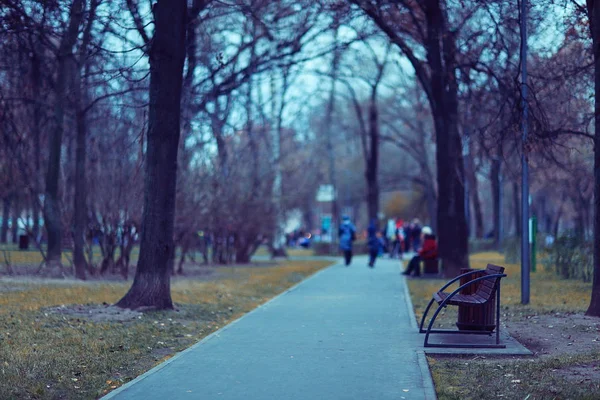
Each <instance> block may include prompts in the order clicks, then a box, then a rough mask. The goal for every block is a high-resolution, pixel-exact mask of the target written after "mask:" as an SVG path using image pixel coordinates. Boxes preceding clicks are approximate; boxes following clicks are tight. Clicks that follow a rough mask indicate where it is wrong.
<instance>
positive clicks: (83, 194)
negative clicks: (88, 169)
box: [73, 110, 87, 279]
mask: <svg viewBox="0 0 600 400" xmlns="http://www.w3.org/2000/svg"><path fill="white" fill-rule="evenodd" d="M76 119H77V121H76V125H77V139H76V140H77V148H76V150H75V196H74V204H73V209H74V226H73V234H74V236H75V237H74V238H73V264H74V265H75V277H76V278H78V279H85V271H86V269H87V263H86V261H85V254H84V246H85V228H86V226H87V200H86V199H87V189H86V181H85V159H86V156H85V141H86V140H85V139H86V131H87V127H86V124H85V114H84V113H83V111H81V110H79V111H78V112H77V116H76Z"/></svg>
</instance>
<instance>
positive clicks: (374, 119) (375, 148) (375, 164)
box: [365, 67, 383, 221]
mask: <svg viewBox="0 0 600 400" xmlns="http://www.w3.org/2000/svg"><path fill="white" fill-rule="evenodd" d="M382 68H383V67H382ZM380 75H381V73H380ZM378 83H379V82H377V84H378ZM377 84H376V85H375V86H374V87H373V89H372V91H371V101H370V104H369V141H370V144H369V150H370V152H369V157H368V159H367V165H366V168H367V169H366V171H365V177H366V178H367V209H368V211H369V221H372V220H373V219H375V220H378V215H377V214H379V182H378V179H377V176H378V169H379V115H378V111H377Z"/></svg>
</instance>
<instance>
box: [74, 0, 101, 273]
mask: <svg viewBox="0 0 600 400" xmlns="http://www.w3.org/2000/svg"><path fill="white" fill-rule="evenodd" d="M99 1H100V0H92V2H91V4H90V10H89V13H88V21H87V25H86V27H85V30H84V34H83V39H82V44H81V48H80V50H79V57H78V62H77V72H76V74H77V77H76V82H75V88H74V89H75V90H74V92H75V96H76V102H77V110H76V115H75V126H76V138H75V174H74V175H75V193H74V196H73V199H74V200H73V202H74V204H73V214H74V215H73V235H74V238H73V264H74V266H75V277H76V278H78V279H85V271H86V270H87V262H86V260H85V252H84V246H85V233H86V232H85V230H86V227H87V187H86V177H85V164H86V137H87V124H86V111H85V105H86V103H87V90H88V89H87V81H86V77H85V76H82V72H85V75H87V72H88V71H87V69H88V68H84V65H86V57H87V52H88V45H89V43H90V40H91V32H92V25H93V24H94V19H95V17H96V8H97V7H98V3H99Z"/></svg>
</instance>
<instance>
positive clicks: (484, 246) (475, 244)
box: [469, 239, 496, 253]
mask: <svg viewBox="0 0 600 400" xmlns="http://www.w3.org/2000/svg"><path fill="white" fill-rule="evenodd" d="M494 250H496V245H495V243H494V239H470V240H469V253H481V252H484V251H494Z"/></svg>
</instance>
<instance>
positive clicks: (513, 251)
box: [502, 236, 521, 264]
mask: <svg viewBox="0 0 600 400" xmlns="http://www.w3.org/2000/svg"><path fill="white" fill-rule="evenodd" d="M502 252H503V253H504V261H505V262H506V263H507V264H519V263H520V262H521V238H520V237H518V236H513V237H507V238H505V239H504V240H502Z"/></svg>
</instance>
